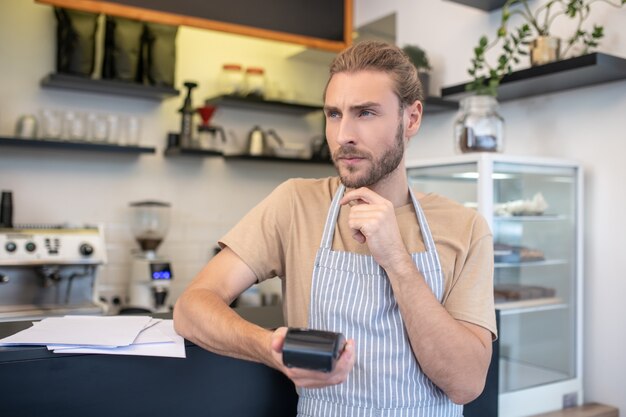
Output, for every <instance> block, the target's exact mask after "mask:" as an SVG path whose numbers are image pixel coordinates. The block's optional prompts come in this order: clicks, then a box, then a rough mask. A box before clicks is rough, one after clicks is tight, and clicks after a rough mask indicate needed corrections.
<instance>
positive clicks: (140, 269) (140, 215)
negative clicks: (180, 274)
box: [122, 201, 173, 313]
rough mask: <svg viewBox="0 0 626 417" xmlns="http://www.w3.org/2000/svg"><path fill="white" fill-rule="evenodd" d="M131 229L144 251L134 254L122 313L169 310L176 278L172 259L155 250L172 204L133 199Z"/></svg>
mask: <svg viewBox="0 0 626 417" xmlns="http://www.w3.org/2000/svg"><path fill="white" fill-rule="evenodd" d="M130 207H131V215H132V218H131V229H132V233H133V235H134V237H135V240H137V243H139V246H140V248H141V252H136V253H134V254H133V259H132V266H131V277H130V285H129V289H128V295H129V296H128V304H127V306H126V308H124V309H122V313H125V312H126V313H129V312H149V313H163V312H168V311H170V308H169V307H168V305H167V304H166V299H167V295H168V293H169V287H170V282H171V280H172V278H173V274H172V267H171V264H170V262H169V260H167V259H165V258H162V257H161V256H159V255H157V253H156V250H157V249H158V247H159V245H160V244H161V242H162V241H163V239H164V238H165V234H166V233H167V229H168V227H169V217H170V205H169V204H168V203H163V202H159V201H140V202H136V203H131V204H130Z"/></svg>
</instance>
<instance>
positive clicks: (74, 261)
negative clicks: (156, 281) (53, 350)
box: [0, 225, 106, 321]
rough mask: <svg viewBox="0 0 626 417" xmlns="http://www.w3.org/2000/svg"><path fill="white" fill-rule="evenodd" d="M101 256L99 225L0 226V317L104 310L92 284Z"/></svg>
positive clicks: (11, 318) (28, 317)
mask: <svg viewBox="0 0 626 417" xmlns="http://www.w3.org/2000/svg"><path fill="white" fill-rule="evenodd" d="M105 262H106V250H105V244H104V235H103V232H102V229H101V228H100V227H96V226H84V227H71V226H67V225H15V226H14V227H10V228H9V227H5V228H0V321H14V320H33V319H42V318H44V317H49V316H60V315H66V314H73V315H76V314H90V315H101V314H105V313H106V306H105V305H104V304H102V303H100V302H99V301H98V299H97V294H96V285H95V281H96V275H97V272H98V267H99V266H100V265H103V264H104V263H105Z"/></svg>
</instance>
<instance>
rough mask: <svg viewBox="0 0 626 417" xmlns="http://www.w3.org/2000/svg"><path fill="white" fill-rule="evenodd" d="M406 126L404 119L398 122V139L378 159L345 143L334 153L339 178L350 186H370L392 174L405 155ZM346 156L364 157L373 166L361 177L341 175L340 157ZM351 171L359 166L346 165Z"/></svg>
mask: <svg viewBox="0 0 626 417" xmlns="http://www.w3.org/2000/svg"><path fill="white" fill-rule="evenodd" d="M403 136H404V127H403V125H402V121H400V123H398V129H397V130H396V140H395V143H394V145H393V146H391V147H390V148H389V149H387V150H386V151H385V153H383V155H382V156H381V157H380V158H379V159H378V160H375V161H374V160H373V158H372V155H371V154H369V153H365V152H362V151H359V150H357V149H356V147H355V146H354V145H344V146H341V147H339V149H337V150H336V151H335V153H334V154H333V163H334V164H335V168H336V169H337V173H338V174H339V179H340V180H341V182H342V183H343V185H345V186H346V187H348V188H360V187H369V186H372V185H374V184H376V183H378V182H379V181H381V180H383V179H384V178H386V177H387V176H389V174H391V173H392V172H393V171H394V170H395V169H396V168H397V167H398V165H400V162H402V158H403V157H404V140H403ZM345 156H353V157H358V158H364V159H367V160H369V161H372V162H373V163H372V167H371V169H369V170H368V171H367V172H365V173H363V175H361V176H359V177H351V176H350V175H341V171H340V170H339V164H338V161H339V158H341V157H345ZM346 169H347V170H348V172H349V173H354V172H356V171H358V169H359V168H357V167H352V166H348V167H346Z"/></svg>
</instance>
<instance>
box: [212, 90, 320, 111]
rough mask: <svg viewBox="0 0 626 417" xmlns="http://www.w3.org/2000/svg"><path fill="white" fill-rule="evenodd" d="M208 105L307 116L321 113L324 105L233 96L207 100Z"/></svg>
mask: <svg viewBox="0 0 626 417" xmlns="http://www.w3.org/2000/svg"><path fill="white" fill-rule="evenodd" d="M205 103H206V104H210V105H214V106H218V107H220V106H224V107H233V108H240V109H249V110H264V111H271V112H284V113H291V114H306V113H310V112H314V111H321V110H322V108H323V107H322V105H321V104H320V105H316V104H304V103H295V102H288V101H278V100H261V99H258V98H251V97H241V96H233V95H221V96H216V97H211V98H208V99H206V100H205Z"/></svg>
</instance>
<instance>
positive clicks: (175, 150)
mask: <svg viewBox="0 0 626 417" xmlns="http://www.w3.org/2000/svg"><path fill="white" fill-rule="evenodd" d="M164 154H165V155H166V156H179V155H184V156H219V157H222V156H223V154H222V153H221V152H217V151H210V150H208V149H196V148H182V147H180V146H169V147H167V148H166V149H165V151H164Z"/></svg>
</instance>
